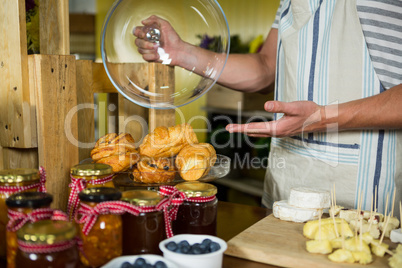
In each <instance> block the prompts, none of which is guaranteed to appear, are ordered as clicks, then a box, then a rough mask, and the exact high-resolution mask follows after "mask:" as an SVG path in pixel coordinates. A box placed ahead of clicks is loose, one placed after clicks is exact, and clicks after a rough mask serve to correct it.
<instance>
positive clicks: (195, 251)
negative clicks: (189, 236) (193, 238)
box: [190, 243, 203, 255]
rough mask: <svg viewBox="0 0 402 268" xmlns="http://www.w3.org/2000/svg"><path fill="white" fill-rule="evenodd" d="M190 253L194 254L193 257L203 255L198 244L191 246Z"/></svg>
mask: <svg viewBox="0 0 402 268" xmlns="http://www.w3.org/2000/svg"><path fill="white" fill-rule="evenodd" d="M190 252H191V254H194V255H199V254H202V253H203V252H202V250H201V247H200V244H199V243H196V244H194V245H192V246H191V250H190Z"/></svg>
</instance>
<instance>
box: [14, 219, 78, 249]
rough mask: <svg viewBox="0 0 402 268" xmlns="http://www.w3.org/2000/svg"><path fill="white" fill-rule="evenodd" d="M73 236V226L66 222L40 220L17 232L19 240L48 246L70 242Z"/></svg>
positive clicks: (74, 232) (26, 225)
mask: <svg viewBox="0 0 402 268" xmlns="http://www.w3.org/2000/svg"><path fill="white" fill-rule="evenodd" d="M75 235H76V229H75V225H74V223H72V222H68V221H52V220H42V221H37V222H35V223H30V224H25V225H24V226H23V227H22V228H21V229H19V230H18V231H17V238H18V239H19V240H22V241H25V242H29V243H38V244H48V245H51V244H54V243H56V242H62V241H67V240H71V239H73V238H74V237H75Z"/></svg>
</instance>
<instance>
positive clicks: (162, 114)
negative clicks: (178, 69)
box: [148, 63, 176, 131]
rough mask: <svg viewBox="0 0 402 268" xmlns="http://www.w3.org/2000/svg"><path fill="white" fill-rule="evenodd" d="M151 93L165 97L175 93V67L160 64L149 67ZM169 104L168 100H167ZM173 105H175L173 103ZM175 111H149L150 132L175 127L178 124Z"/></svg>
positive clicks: (151, 64)
mask: <svg viewBox="0 0 402 268" xmlns="http://www.w3.org/2000/svg"><path fill="white" fill-rule="evenodd" d="M148 66H149V91H150V92H155V93H161V92H162V91H163V94H164V95H165V96H167V97H168V96H169V95H170V94H173V93H174V91H175V77H174V67H172V66H166V65H163V64H160V63H150V64H149V65H148ZM166 102H168V98H166ZM172 104H173V103H172ZM175 112H176V111H175V109H149V131H153V130H154V129H155V128H156V127H159V126H166V127H170V126H174V125H175V122H176V117H175Z"/></svg>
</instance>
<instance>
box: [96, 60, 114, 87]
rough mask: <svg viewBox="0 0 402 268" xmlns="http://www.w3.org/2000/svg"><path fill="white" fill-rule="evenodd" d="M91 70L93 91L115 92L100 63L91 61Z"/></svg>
mask: <svg viewBox="0 0 402 268" xmlns="http://www.w3.org/2000/svg"><path fill="white" fill-rule="evenodd" d="M92 70H93V72H92V74H93V84H92V90H93V92H94V93H117V89H116V88H115V87H114V86H113V84H112V82H111V81H110V79H109V77H108V76H107V74H106V71H105V68H104V67H103V64H102V63H98V62H95V63H93V66H92Z"/></svg>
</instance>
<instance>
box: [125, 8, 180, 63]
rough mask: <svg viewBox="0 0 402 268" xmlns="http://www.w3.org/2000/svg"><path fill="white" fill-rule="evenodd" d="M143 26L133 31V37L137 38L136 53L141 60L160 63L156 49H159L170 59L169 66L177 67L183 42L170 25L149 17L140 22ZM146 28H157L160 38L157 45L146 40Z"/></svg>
mask: <svg viewBox="0 0 402 268" xmlns="http://www.w3.org/2000/svg"><path fill="white" fill-rule="evenodd" d="M142 24H143V25H144V26H137V27H135V28H134V30H133V34H134V36H136V37H137V39H136V40H135V44H136V45H137V47H138V52H139V53H140V54H141V55H142V58H143V59H144V60H146V61H150V62H162V60H161V59H160V54H159V53H158V48H159V47H161V48H163V50H164V53H167V54H169V56H168V57H169V59H171V62H170V63H169V64H170V65H178V60H179V59H178V55H179V52H180V50H181V49H182V48H181V47H182V46H183V44H184V42H183V41H182V40H181V38H180V37H179V35H178V34H177V33H176V31H175V30H174V29H173V27H172V26H171V25H170V23H169V22H168V21H166V20H164V19H161V18H159V17H157V16H154V15H152V16H151V17H149V18H147V19H145V20H143V21H142ZM146 27H153V28H155V27H156V28H158V29H159V31H160V33H161V36H160V41H159V43H153V42H150V41H148V40H147V38H146V31H144V28H145V30H146Z"/></svg>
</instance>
